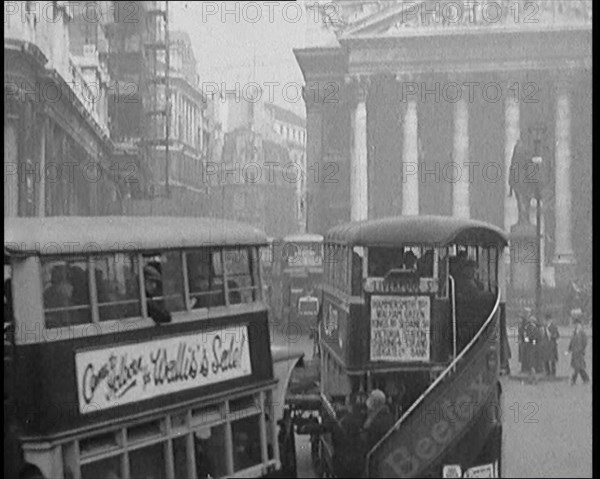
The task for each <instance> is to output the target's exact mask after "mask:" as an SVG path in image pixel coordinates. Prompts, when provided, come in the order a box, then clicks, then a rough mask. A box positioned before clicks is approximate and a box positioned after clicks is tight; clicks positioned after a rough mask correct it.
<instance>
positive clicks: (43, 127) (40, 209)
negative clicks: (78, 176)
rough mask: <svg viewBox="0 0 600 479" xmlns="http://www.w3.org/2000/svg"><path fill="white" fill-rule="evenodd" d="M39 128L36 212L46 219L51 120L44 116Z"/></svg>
mask: <svg viewBox="0 0 600 479" xmlns="http://www.w3.org/2000/svg"><path fill="white" fill-rule="evenodd" d="M38 126H39V127H40V138H39V140H40V145H39V151H40V176H39V183H40V186H39V188H38V198H37V202H38V204H37V208H36V210H37V216H40V217H44V216H46V144H47V141H46V136H47V135H48V134H49V130H50V119H49V118H48V117H46V116H44V117H43V119H42V120H41V121H40V122H39V124H38ZM90 186H91V185H90ZM94 187H95V185H94Z"/></svg>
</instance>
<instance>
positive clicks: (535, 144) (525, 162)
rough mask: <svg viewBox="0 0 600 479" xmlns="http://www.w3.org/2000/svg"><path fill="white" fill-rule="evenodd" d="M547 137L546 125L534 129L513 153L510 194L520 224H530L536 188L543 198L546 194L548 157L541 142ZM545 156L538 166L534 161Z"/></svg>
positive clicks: (520, 140) (528, 132) (520, 141)
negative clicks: (537, 157) (515, 202)
mask: <svg viewBox="0 0 600 479" xmlns="http://www.w3.org/2000/svg"><path fill="white" fill-rule="evenodd" d="M545 134H546V128H545V127H544V126H532V127H530V128H529V129H528V130H527V134H526V135H525V137H524V138H521V139H519V141H517V144H516V145H515V148H514V150H513V156H512V161H511V165H510V171H509V180H508V184H509V186H510V192H509V195H511V196H512V194H513V193H514V195H515V197H516V200H517V205H518V208H519V219H518V222H517V225H531V221H530V220H529V218H530V208H531V200H532V199H534V198H536V193H537V189H538V188H539V189H540V192H539V193H540V195H541V197H542V199H543V194H544V193H545V192H546V191H547V186H548V184H549V178H548V173H549V164H550V158H549V155H548V154H547V153H546V151H544V149H543V148H542V139H543V138H544V136H545ZM536 156H540V157H542V163H541V164H535V163H534V161H533V158H534V157H536Z"/></svg>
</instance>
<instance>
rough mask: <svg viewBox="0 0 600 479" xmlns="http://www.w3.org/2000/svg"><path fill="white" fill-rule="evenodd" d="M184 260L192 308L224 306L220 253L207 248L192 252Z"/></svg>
mask: <svg viewBox="0 0 600 479" xmlns="http://www.w3.org/2000/svg"><path fill="white" fill-rule="evenodd" d="M186 258H187V270H188V282H189V289H190V300H191V304H192V308H194V309H197V308H211V307H215V306H224V305H225V289H224V286H223V266H222V264H221V252H220V251H219V250H215V249H208V248H207V249H202V250H194V251H192V252H189V253H187V255H186Z"/></svg>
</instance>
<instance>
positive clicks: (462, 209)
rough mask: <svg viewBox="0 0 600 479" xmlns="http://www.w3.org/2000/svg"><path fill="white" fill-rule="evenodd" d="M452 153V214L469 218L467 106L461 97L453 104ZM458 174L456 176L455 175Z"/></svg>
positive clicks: (450, 179)
mask: <svg viewBox="0 0 600 479" xmlns="http://www.w3.org/2000/svg"><path fill="white" fill-rule="evenodd" d="M453 151H454V154H453V160H454V163H455V166H456V169H455V173H450V174H451V175H454V177H453V178H447V179H446V180H448V181H454V183H453V189H452V215H453V216H457V217H459V218H469V217H470V216H471V209H470V205H469V168H468V165H467V163H468V162H469V108H468V104H467V101H466V100H464V99H461V100H459V101H457V102H456V103H455V104H454V150H453ZM456 175H458V177H456Z"/></svg>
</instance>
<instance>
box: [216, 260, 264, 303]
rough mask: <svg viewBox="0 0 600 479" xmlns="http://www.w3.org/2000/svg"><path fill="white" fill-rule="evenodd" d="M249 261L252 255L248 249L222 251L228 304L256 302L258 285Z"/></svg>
mask: <svg viewBox="0 0 600 479" xmlns="http://www.w3.org/2000/svg"><path fill="white" fill-rule="evenodd" d="M251 260H252V253H251V250H250V248H244V249H235V250H234V249H227V250H224V251H223V262H224V264H225V271H226V273H227V288H228V291H229V304H239V303H251V302H253V301H256V299H257V295H258V291H257V286H258V285H257V282H256V278H255V277H254V276H253V274H252V269H251V267H250V265H251Z"/></svg>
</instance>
